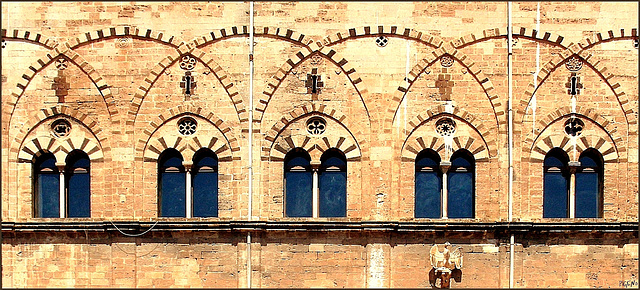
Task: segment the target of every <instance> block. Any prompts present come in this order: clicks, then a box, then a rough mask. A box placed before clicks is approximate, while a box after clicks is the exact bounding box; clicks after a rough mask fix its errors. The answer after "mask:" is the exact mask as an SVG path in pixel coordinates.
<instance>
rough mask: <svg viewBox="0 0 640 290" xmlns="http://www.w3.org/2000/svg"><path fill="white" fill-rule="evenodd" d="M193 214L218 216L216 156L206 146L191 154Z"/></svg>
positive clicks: (195, 215) (197, 215)
mask: <svg viewBox="0 0 640 290" xmlns="http://www.w3.org/2000/svg"><path fill="white" fill-rule="evenodd" d="M192 180H193V181H192V188H193V189H192V190H193V216H194V217H217V216H218V157H216V154H215V153H213V152H212V151H211V150H210V149H208V148H202V149H200V150H198V152H196V154H195V155H194V156H193V169H192Z"/></svg>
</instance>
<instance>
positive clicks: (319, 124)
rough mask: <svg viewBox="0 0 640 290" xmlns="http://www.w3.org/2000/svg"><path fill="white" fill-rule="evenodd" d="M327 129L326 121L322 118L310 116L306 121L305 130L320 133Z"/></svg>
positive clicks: (314, 133) (315, 133) (312, 133)
mask: <svg viewBox="0 0 640 290" xmlns="http://www.w3.org/2000/svg"><path fill="white" fill-rule="evenodd" d="M326 129H327V122H326V121H325V120H324V119H322V118H311V119H309V121H307V132H309V133H311V135H320V134H322V133H324V131H325V130H326Z"/></svg>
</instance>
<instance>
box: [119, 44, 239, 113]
mask: <svg viewBox="0 0 640 290" xmlns="http://www.w3.org/2000/svg"><path fill="white" fill-rule="evenodd" d="M186 54H189V55H192V56H193V57H195V58H196V59H198V60H199V61H200V62H201V63H202V64H203V65H204V66H205V67H207V68H208V69H209V70H210V71H211V72H213V74H214V75H215V76H216V78H217V79H218V81H219V82H220V84H222V86H223V87H224V90H225V91H226V92H227V95H228V96H229V98H230V99H231V102H232V103H233V105H234V108H235V110H236V113H237V115H238V120H239V121H240V122H241V123H242V122H246V121H248V119H249V117H248V112H247V110H246V108H245V105H244V102H243V100H242V98H241V96H240V94H239V92H238V90H237V89H236V87H235V86H234V84H233V82H231V78H230V77H229V75H228V74H227V72H225V71H224V69H223V68H222V67H221V66H220V65H219V64H218V63H216V62H215V60H214V59H213V58H212V57H211V56H209V55H207V54H206V53H205V52H204V51H202V50H200V49H196V48H194V47H191V46H190V45H189V44H185V43H183V44H181V45H180V46H179V47H178V48H177V49H176V51H175V52H174V53H171V54H170V55H168V56H167V57H165V58H164V59H163V60H161V61H160V62H159V63H158V64H157V65H156V66H155V67H154V68H153V69H152V70H151V71H150V72H149V74H148V75H147V77H145V78H144V80H143V81H142V84H141V85H140V86H138V89H137V91H136V93H135V95H134V96H133V100H132V101H131V106H130V107H129V112H127V125H133V124H134V123H135V120H136V118H137V114H138V110H140V107H141V106H142V102H143V101H144V98H145V97H146V96H147V94H148V93H149V91H150V90H151V88H152V87H153V84H154V83H155V82H156V81H157V80H158V78H159V77H160V76H161V75H162V72H164V71H165V70H166V69H167V68H168V67H170V66H171V65H173V64H174V63H176V62H177V61H178V60H179V59H180V58H181V57H182V56H184V55H186Z"/></svg>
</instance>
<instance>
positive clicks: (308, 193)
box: [284, 148, 313, 217]
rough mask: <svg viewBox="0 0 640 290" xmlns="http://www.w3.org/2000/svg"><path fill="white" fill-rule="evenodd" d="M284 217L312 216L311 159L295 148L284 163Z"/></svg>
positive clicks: (301, 150) (303, 151)
mask: <svg viewBox="0 0 640 290" xmlns="http://www.w3.org/2000/svg"><path fill="white" fill-rule="evenodd" d="M284 184H285V193H284V196H285V216H287V217H311V216H312V214H313V212H312V211H313V203H312V199H313V188H312V187H313V175H312V173H311V157H310V156H309V153H307V152H306V151H305V150H304V149H301V148H295V149H292V150H291V151H289V153H287V156H286V157H285V161H284Z"/></svg>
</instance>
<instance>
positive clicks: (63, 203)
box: [56, 163, 67, 218]
mask: <svg viewBox="0 0 640 290" xmlns="http://www.w3.org/2000/svg"><path fill="white" fill-rule="evenodd" d="M56 167H58V172H60V189H59V190H58V193H59V194H60V217H61V218H63V217H65V215H66V212H67V211H66V209H67V203H66V196H67V194H66V190H65V189H66V188H65V180H64V168H65V164H64V163H56Z"/></svg>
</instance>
